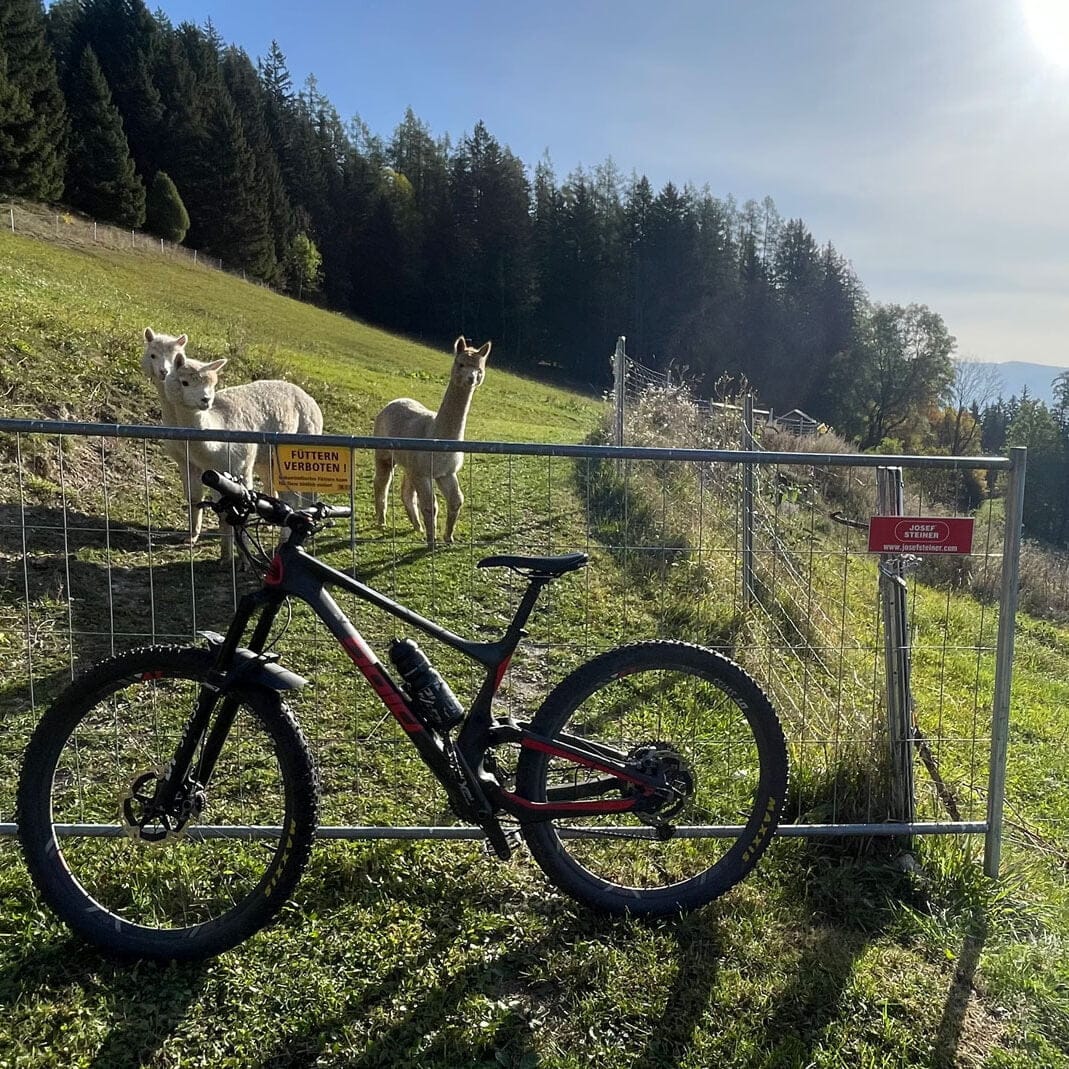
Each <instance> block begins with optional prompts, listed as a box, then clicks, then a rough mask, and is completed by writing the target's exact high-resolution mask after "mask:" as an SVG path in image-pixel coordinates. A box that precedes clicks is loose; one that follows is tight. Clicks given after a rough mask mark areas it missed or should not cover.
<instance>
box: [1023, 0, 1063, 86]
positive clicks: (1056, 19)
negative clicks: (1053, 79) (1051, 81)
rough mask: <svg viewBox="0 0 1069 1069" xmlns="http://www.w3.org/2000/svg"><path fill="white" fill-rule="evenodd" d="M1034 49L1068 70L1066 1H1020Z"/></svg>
mask: <svg viewBox="0 0 1069 1069" xmlns="http://www.w3.org/2000/svg"><path fill="white" fill-rule="evenodd" d="M1021 8H1022V10H1023V11H1024V17H1025V21H1026V22H1027V23H1028V29H1029V30H1030V31H1031V33H1032V38H1033V40H1034V41H1035V43H1036V47H1037V48H1038V49H1039V50H1040V52H1042V53H1043V55H1044V56H1045V57H1046V58H1047V60H1048V61H1049V62H1051V63H1055V64H1057V65H1058V66H1059V67H1064V68H1066V69H1069V3H1066V0H1021Z"/></svg>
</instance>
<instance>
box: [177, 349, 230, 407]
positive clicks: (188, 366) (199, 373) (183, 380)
mask: <svg viewBox="0 0 1069 1069" xmlns="http://www.w3.org/2000/svg"><path fill="white" fill-rule="evenodd" d="M224 364H226V360H212V361H211V362H210V363H207V364H202V363H201V362H200V361H199V360H191V359H190V358H189V357H188V356H186V355H185V354H184V353H177V354H176V355H175V358H174V363H173V364H172V365H171V370H170V371H169V372H168V374H167V380H166V382H165V383H164V388H165V389H166V391H167V400H168V401H170V402H171V404H172V405H181V406H182V407H183V408H189V409H192V410H193V411H194V412H207V411H208V409H210V408H211V407H212V403H213V402H214V401H215V389H216V386H217V385H218V384H219V372H220V371H221V370H222V368H223V365H224Z"/></svg>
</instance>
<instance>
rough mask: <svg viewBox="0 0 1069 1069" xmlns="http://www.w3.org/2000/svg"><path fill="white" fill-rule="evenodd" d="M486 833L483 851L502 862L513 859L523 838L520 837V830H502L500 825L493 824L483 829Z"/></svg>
mask: <svg viewBox="0 0 1069 1069" xmlns="http://www.w3.org/2000/svg"><path fill="white" fill-rule="evenodd" d="M483 830H484V831H485V832H486V838H485V839H484V840H483V849H484V850H485V851H486V852H487V854H490V855H491V856H494V857H497V858H499V859H500V860H502V861H508V860H509V858H510V857H512V855H513V852H514V851H516V850H518V849H519V847H520V845H521V843H522V841H523V837H522V836H521V835H520V830H519V828H509V829H508V830H506V829H505V828H502V827H501V825H500V824H496V823H495V824H493V825H491V826H489V827H486V828H484V829H483Z"/></svg>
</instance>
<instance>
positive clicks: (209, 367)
mask: <svg viewBox="0 0 1069 1069" xmlns="http://www.w3.org/2000/svg"><path fill="white" fill-rule="evenodd" d="M177 361H178V357H177V356H176V357H175V362H176V363H177ZM224 367H226V357H225V356H224V357H222V358H220V359H219V360H213V361H212V362H211V363H210V364H205V365H204V367H202V368H201V371H222V370H223V368H224Z"/></svg>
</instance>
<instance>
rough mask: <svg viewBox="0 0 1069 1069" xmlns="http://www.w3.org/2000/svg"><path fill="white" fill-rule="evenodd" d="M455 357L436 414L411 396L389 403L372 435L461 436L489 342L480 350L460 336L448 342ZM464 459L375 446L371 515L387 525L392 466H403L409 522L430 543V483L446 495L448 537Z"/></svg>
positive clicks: (434, 512) (433, 512)
mask: <svg viewBox="0 0 1069 1069" xmlns="http://www.w3.org/2000/svg"><path fill="white" fill-rule="evenodd" d="M453 352H454V353H455V354H456V358H455V359H454V361H453V370H452V372H451V373H450V375H449V385H448V386H447V387H446V388H445V396H444V397H443V398H442V404H441V407H440V408H439V409H438V411H437V412H432V411H431V410H430V409H429V408H425V407H424V406H423V405H421V404H420V403H419V401H413V400H412V399H411V398H410V397H400V398H398V399H397V400H396V401H391V402H390V403H389V404H388V405H387V406H386V407H385V408H384V409H383V410H382V411H381V412H380V413H379V414H378V415H377V416H376V417H375V436H376V437H377V438H438V439H452V440H455V441H458V442H460V441H463V440H464V426H465V424H466V423H467V420H468V409H469V408H470V407H471V395H472V394H473V393H474V392H475V387H476V386H478V385H479V383H480V382H482V381H483V376H484V375H485V374H486V358H487V357H488V356H489V355H490V342H487V343H486V344H485V345H483V346H482V347H481V348H479V349H474V348H472V347H471V346H470V345H468V343H467V341H466V340H465V338H464V336H463V335H461V336H460V337H459V338H457V340H456V342H455V343H454V344H453ZM463 463H464V454H463V453H425V452H417V451H414V450H407V449H376V450H375V518H376V519H377V520H378V523H379V526H380V527H383V526H385V524H386V495H387V494H388V493H389V490H390V480H391V479H392V478H393V468H394V465H395V464H400V466H401V467H402V468H403V469H404V478H403V480H402V482H401V500H402V501H403V502H404V506H405V512H407V513H408V518H409V520H411V521H412V526H413V527H414V528H415V529H416V530H417V531H422V532H426V535H427V545H428V546H433V545H434V539H435V528H436V525H437V521H438V502H437V500H436V499H435V496H434V483H437V484H438V489H439V490H441V492H442V497H444V498H445V508H446V511H445V531H444V534H443V539H444V541H446V542H452V541H453V530H454V528H455V527H456V525H457V516H458V515H459V514H460V506H461V505H463V504H464V495H463V494H462V493H461V492H460V481H459V480H458V479H457V472H459V471H460V468H461V465H462V464H463Z"/></svg>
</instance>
